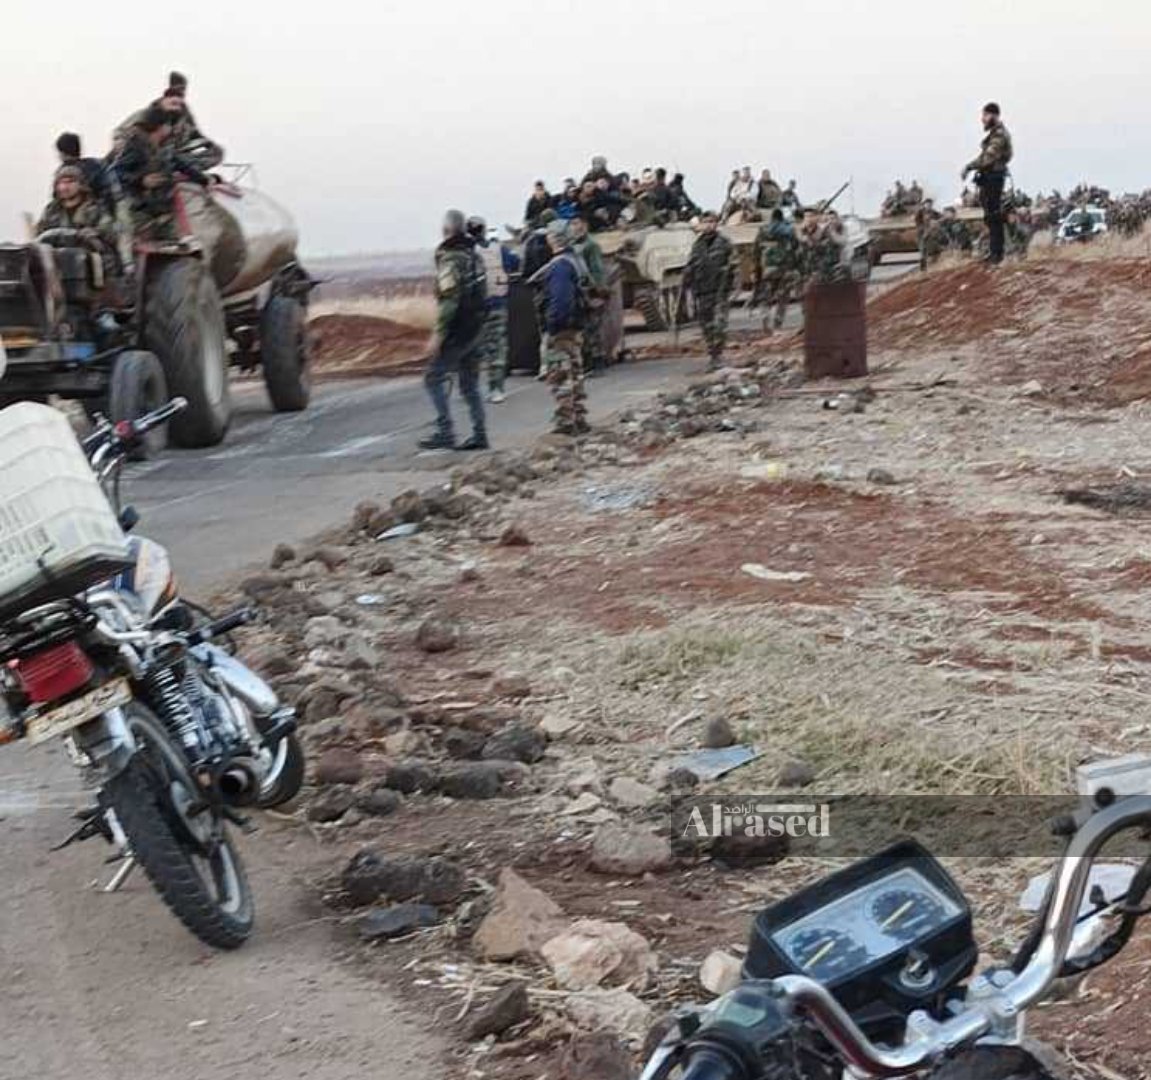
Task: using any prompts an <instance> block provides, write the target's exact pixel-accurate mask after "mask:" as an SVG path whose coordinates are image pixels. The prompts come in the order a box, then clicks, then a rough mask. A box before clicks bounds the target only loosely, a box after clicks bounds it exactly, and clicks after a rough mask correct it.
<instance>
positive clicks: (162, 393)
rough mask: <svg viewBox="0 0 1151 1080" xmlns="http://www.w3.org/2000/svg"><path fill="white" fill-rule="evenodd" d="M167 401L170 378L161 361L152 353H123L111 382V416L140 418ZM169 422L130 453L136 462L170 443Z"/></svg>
mask: <svg viewBox="0 0 1151 1080" xmlns="http://www.w3.org/2000/svg"><path fill="white" fill-rule="evenodd" d="M167 401H168V380H167V379H165V378H164V369H163V368H162V367H161V366H160V361H159V360H157V359H156V357H155V356H154V355H153V354H152V353H150V352H144V351H143V350H142V349H140V350H137V349H132V350H129V351H128V352H122V353H121V354H120V355H119V356H118V357H117V358H116V362H115V364H113V365H112V378H111V381H110V382H109V384H108V419H109V420H111V421H112V423H114V424H115V423H119V421H121V420H137V419H139V418H140V417H141V416H144V415H145V414H146V413H150V412H152V411H153V410H154V409H158V408H159V407H160V406H161V405H164V404H166V403H167ZM165 427H166V425H164V424H161V425H160V426H159V427H156V428H153V429H152V430H151V431H149V432H148V434H147V435H145V436H144V442H143V444H142V445H141V446H140V447H138V448H137V449H136V450H133V451H132V453H131V454H130V455H129V456H130V458H131V460H133V461H145V460H147V459H148V458H151V457H155V456H156V455H157V454H159V453H160V452H161V451H162V450H163V449H164V447H165V446H166V445H167V444H168V433H167V431H166V430H165Z"/></svg>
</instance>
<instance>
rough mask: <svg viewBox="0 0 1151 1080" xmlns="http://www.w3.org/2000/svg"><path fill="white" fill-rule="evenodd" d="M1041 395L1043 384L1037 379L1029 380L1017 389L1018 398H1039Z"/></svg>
mask: <svg viewBox="0 0 1151 1080" xmlns="http://www.w3.org/2000/svg"><path fill="white" fill-rule="evenodd" d="M1042 393H1043V384H1042V383H1041V382H1040V381H1039V380H1038V379H1029V380H1028V381H1027V382H1025V383H1024V384H1023V385H1022V386H1021V387H1020V388H1019V395H1020V397H1039V395H1040V394H1042Z"/></svg>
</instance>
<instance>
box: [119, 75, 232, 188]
mask: <svg viewBox="0 0 1151 1080" xmlns="http://www.w3.org/2000/svg"><path fill="white" fill-rule="evenodd" d="M168 83H169V85H168V87H167V89H165V91H164V92H163V93H162V94H161V95H160V96H159V97H158V98H156V100H155V101H153V102H152V103H151V104H150V105H149V106H148V107H147V108H145V109H140V110H138V111H137V112H134V113H132V115H131V116H129V117H128V118H127V119H126V120H124V121H123V123H121V124H120V126H119V127H117V128H116V131H115V132H114V133H113V135H112V152H113V154H117V153H119V152H120V151H121V150H122V149H123V148H124V147H125V146H126V145H127V142H128V139H129V138H130V137H131V135H132V131H133V129H134V128H135V127H137V125H139V123H140V121H141V120H142V119H143V118H144V114H145V113H147V111H148V109H155V108H160V109H163V110H164V112H166V113H168V117H169V123H170V126H171V128H172V135H171V139H172V145H173V147H174V148H175V152H176V153H177V154H178V155H179V154H183V153H185V151H186V150H187V148H188V147H190V146H191V145H192V144H194V143H196V144H200V148H199V149H198V150H197V153H196V164H197V166H199V167H200V168H201V169H214V168H215V167H216V166H217V165H219V164H220V162H221V161H223V160H224V148H223V147H222V146H220V145H219V144H218V143H214V142H212V140H211V139H209V138H208V137H207V136H206V135H205V134H204V133H203V132H202V131H201V130H200V129H199V127H198V126H197V125H196V119H195V117H194V116H193V115H192V111H191V110H190V109H189V108H188V102H187V93H188V80H187V78H186V77H185V76H184V75H181V74H180V73H179V72H178V71H173V72H172V73H171V74H170V75H169V76H168Z"/></svg>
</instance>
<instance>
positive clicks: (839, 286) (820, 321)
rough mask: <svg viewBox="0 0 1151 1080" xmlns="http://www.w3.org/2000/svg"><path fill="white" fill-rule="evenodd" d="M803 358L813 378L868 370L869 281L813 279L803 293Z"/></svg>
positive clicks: (856, 374)
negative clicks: (823, 280) (867, 282)
mask: <svg viewBox="0 0 1151 1080" xmlns="http://www.w3.org/2000/svg"><path fill="white" fill-rule="evenodd" d="M803 362H804V371H805V373H806V374H807V377H808V378H809V379H825V378H827V377H829V376H831V377H833V378H839V379H853V378H858V377H860V376H862V375H866V374H867V285H866V283H865V282H858V281H835V282H822V281H813V282H812V283H811V284H810V285H809V286H808V288H807V291H806V292H805V293H804V295H803Z"/></svg>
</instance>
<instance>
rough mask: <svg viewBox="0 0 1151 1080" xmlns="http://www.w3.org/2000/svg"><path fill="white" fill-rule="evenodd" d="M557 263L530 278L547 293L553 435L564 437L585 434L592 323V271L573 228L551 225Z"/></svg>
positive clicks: (547, 362)
mask: <svg viewBox="0 0 1151 1080" xmlns="http://www.w3.org/2000/svg"><path fill="white" fill-rule="evenodd" d="M547 238H548V246H549V247H550V249H551V252H552V259H551V261H550V262H548V263H547V264H546V265H545V266H543V267H542V268H541V269H539V270H538V271H537V272H536V273H535V274H534V275H533V277H532V278H531V284H533V285H535V286H537V287H538V288H539V289H540V292H541V294H542V306H543V320H544V329H545V331H546V332H547V347H546V356H545V361H544V362H545V370H546V375H545V378H546V379H547V383H548V385H549V386H550V387H551V389H552V398H553V399H554V401H555V413H554V415H553V417H552V430H553V431H554V432H555V433H556V434H559V435H586V434H587V433H588V432H589V431H590V430H591V427H590V426H589V425H588V422H587V389H586V387H585V384H584V365H583V330H584V326H585V324H586V322H587V302H586V293H587V290H588V287H589V282H588V273H587V268H586V267H585V266H584V265H583V260H582V259H580V257H579V256H578V254H576V252H575V251H573V250H572V235H571V230H570V225H569V224H568V223H567V222H563V221H554V222H552V223H551V224H550V225H549V226H548V231H547Z"/></svg>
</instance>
